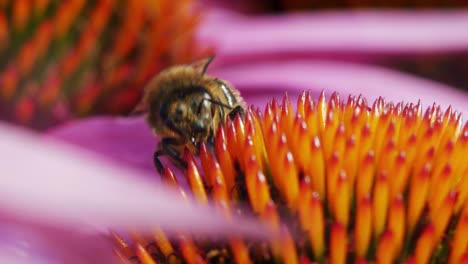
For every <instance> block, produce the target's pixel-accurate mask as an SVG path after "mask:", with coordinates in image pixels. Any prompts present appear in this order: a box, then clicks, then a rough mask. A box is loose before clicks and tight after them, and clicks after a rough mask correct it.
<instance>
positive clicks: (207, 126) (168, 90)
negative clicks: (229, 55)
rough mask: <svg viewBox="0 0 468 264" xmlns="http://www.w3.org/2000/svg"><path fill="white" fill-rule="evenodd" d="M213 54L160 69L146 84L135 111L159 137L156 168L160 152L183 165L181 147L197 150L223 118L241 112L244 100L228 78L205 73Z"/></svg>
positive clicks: (160, 165) (155, 155) (210, 139)
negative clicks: (189, 62)
mask: <svg viewBox="0 0 468 264" xmlns="http://www.w3.org/2000/svg"><path fill="white" fill-rule="evenodd" d="M213 58H214V56H210V57H208V58H204V59H201V60H198V61H195V62H194V63H192V64H188V65H177V66H173V67H170V68H168V69H165V70H163V71H161V72H160V73H159V74H157V75H156V76H155V77H154V78H153V79H152V80H151V81H150V82H149V83H148V85H147V86H146V87H145V89H144V95H143V99H142V101H141V103H140V104H139V105H138V106H137V107H136V111H142V112H145V113H146V121H147V123H148V125H149V126H150V127H151V129H152V130H153V133H154V134H156V135H158V136H160V137H161V141H160V143H159V146H158V149H157V151H156V152H155V153H154V162H155V165H156V167H157V169H158V171H159V172H162V170H163V167H162V164H161V162H160V161H159V156H161V155H169V156H170V157H171V158H172V159H173V160H175V161H176V162H177V163H179V164H181V165H184V162H183V160H182V158H181V154H182V151H183V149H184V148H185V147H187V148H188V149H189V150H190V151H192V152H193V153H198V148H199V144H200V143H201V142H207V143H212V141H213V137H214V135H215V132H216V130H217V128H218V127H219V125H220V124H222V123H224V122H225V120H226V118H228V117H231V118H232V117H234V116H235V115H236V114H237V113H239V114H243V111H244V109H245V102H244V100H243V99H242V97H241V96H240V93H239V91H237V90H236V89H234V88H233V86H232V85H231V84H229V83H228V82H227V81H224V80H221V79H218V78H215V77H212V76H210V75H208V74H206V70H207V68H208V66H209V64H210V63H211V62H212V60H213Z"/></svg>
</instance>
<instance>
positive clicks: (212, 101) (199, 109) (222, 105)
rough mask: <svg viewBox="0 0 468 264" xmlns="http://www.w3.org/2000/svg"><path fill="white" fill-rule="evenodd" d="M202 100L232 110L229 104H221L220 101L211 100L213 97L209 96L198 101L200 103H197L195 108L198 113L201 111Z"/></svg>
mask: <svg viewBox="0 0 468 264" xmlns="http://www.w3.org/2000/svg"><path fill="white" fill-rule="evenodd" d="M203 101H208V102H210V103H212V104H215V105H217V106H221V107H224V108H227V109H229V110H232V107H231V106H229V105H227V104H223V103H221V102H220V101H217V100H213V99H211V98H203V99H202V100H201V101H200V104H199V105H198V110H197V113H198V114H200V112H201V107H202V105H203Z"/></svg>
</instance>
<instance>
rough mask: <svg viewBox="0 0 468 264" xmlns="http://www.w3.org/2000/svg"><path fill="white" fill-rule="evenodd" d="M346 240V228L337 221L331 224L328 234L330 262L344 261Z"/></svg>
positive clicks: (336, 263)
mask: <svg viewBox="0 0 468 264" xmlns="http://www.w3.org/2000/svg"><path fill="white" fill-rule="evenodd" d="M347 241H348V240H347V236H346V228H345V227H344V226H343V225H341V224H338V223H335V224H333V226H332V227H331V234H330V264H342V263H346V255H347V243H348V242H347Z"/></svg>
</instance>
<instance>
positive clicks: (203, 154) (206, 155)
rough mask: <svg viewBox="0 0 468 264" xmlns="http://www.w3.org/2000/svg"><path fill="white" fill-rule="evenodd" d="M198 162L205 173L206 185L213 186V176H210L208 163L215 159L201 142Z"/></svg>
mask: <svg viewBox="0 0 468 264" xmlns="http://www.w3.org/2000/svg"><path fill="white" fill-rule="evenodd" d="M199 155H200V160H201V165H202V168H203V171H204V172H205V179H206V182H207V184H208V185H213V183H214V175H212V174H211V170H210V163H211V161H212V160H214V159H215V158H214V157H213V155H211V152H210V150H209V149H208V147H207V146H206V143H205V142H202V143H201V145H200V154H199Z"/></svg>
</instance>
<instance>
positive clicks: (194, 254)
mask: <svg viewBox="0 0 468 264" xmlns="http://www.w3.org/2000/svg"><path fill="white" fill-rule="evenodd" d="M179 247H180V250H181V252H182V255H183V257H184V260H185V261H187V263H188V264H205V263H206V262H205V260H203V257H202V256H201V255H200V253H199V251H198V249H197V247H196V246H195V244H194V242H193V241H192V240H191V239H189V238H187V237H185V236H179Z"/></svg>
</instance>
